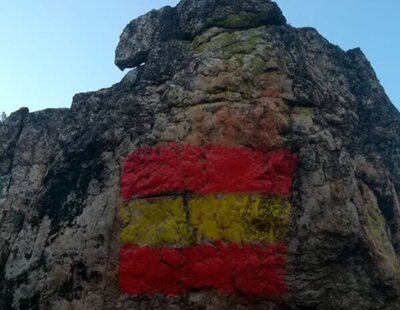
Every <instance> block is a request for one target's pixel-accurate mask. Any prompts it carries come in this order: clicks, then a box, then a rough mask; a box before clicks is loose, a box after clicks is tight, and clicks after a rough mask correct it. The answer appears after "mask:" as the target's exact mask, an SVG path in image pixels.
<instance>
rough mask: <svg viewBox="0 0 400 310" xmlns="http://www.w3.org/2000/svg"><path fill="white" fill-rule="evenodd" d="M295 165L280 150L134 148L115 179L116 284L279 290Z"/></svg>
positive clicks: (275, 293) (164, 289)
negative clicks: (119, 202) (118, 225)
mask: <svg viewBox="0 0 400 310" xmlns="http://www.w3.org/2000/svg"><path fill="white" fill-rule="evenodd" d="M295 168H296V158H295V156H293V155H292V154H291V153H290V152H289V151H286V150H282V151H274V152H266V151H260V150H251V149H246V148H228V147H222V146H204V147H200V146H191V145H180V144H176V143H171V144H167V145H164V146H160V147H155V148H148V147H146V148H141V149H138V150H135V151H134V152H132V153H131V154H130V155H129V156H128V157H127V158H126V159H125V162H124V170H123V175H122V179H121V188H122V190H121V192H122V196H123V198H124V199H125V201H126V202H125V204H124V205H123V206H122V207H121V211H120V216H121V221H122V224H123V230H122V233H121V241H122V243H123V244H124V245H123V246H122V248H121V252H120V264H119V283H120V288H121V289H122V290H123V291H124V292H125V293H127V294H130V295H135V296H136V295H145V294H156V293H162V294H167V295H176V294H183V293H186V292H188V291H190V290H199V289H210V288H214V289H216V290H218V291H220V292H221V293H227V294H232V293H235V292H240V293H242V294H245V295H249V296H261V297H265V298H279V297H280V296H282V295H283V294H284V293H285V292H286V290H287V288H286V285H285V281H284V277H285V269H286V245H285V243H284V239H285V236H286V232H287V229H288V225H289V218H290V212H291V206H290V203H289V199H288V196H289V191H290V187H291V185H292V175H293V173H294V171H295Z"/></svg>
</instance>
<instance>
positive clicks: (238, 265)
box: [119, 243, 287, 298]
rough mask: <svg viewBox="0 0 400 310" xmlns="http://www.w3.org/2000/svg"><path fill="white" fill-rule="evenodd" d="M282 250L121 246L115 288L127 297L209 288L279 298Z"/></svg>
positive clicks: (275, 247)
mask: <svg viewBox="0 0 400 310" xmlns="http://www.w3.org/2000/svg"><path fill="white" fill-rule="evenodd" d="M286 251H287V246H286V245H284V244H275V245H272V246H269V247H261V246H252V245H244V246H239V245H235V244H229V245H224V244H222V243H216V244H215V245H199V246H192V247H188V248H183V249H171V248H150V247H138V246H134V245H125V246H124V247H122V248H121V252H120V265H119V283H120V288H121V289H122V291H124V292H125V293H127V294H129V295H135V296H137V295H143V294H157V293H161V294H166V295H176V294H182V293H186V292H187V291H189V290H197V289H203V288H214V289H217V290H218V291H220V292H222V293H228V294H231V293H233V292H240V293H242V294H245V295H248V296H261V297H266V298H279V297H280V296H282V295H283V294H284V293H286V291H287V287H286V285H285V281H284V278H285V265H286Z"/></svg>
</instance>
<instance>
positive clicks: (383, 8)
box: [0, 0, 400, 114]
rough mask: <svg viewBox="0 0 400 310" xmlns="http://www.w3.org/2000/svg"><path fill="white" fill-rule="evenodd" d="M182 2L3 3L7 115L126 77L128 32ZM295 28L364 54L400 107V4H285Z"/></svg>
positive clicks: (391, 0)
mask: <svg viewBox="0 0 400 310" xmlns="http://www.w3.org/2000/svg"><path fill="white" fill-rule="evenodd" d="M177 2H178V1H177V0H145V1H144V0H142V1H138V0H68V1H54V0H35V1H32V0H18V1H11V0H0V40H1V47H0V111H5V112H6V113H7V114H9V113H10V112H12V111H14V110H16V109H18V108H19V107H22V106H27V107H29V108H30V110H31V111H35V110H39V109H44V108H49V107H69V106H70V104H71V100H72V96H73V95H74V94H75V93H77V92H82V91H91V90H97V89H99V88H102V87H108V86H110V85H112V84H113V83H115V82H117V81H119V80H120V79H121V78H122V76H123V75H124V73H123V72H121V71H119V70H118V68H117V67H116V66H115V65H114V50H115V47H116V45H117V43H118V37H119V35H120V33H121V31H122V29H123V28H124V27H125V25H126V24H127V23H128V22H129V21H130V20H131V19H133V18H135V17H137V16H139V15H141V14H144V13H146V12H147V11H149V10H151V9H152V8H159V7H162V6H164V5H172V6H173V5H176V4H177ZM277 2H278V4H279V5H280V7H281V9H282V10H283V11H284V14H285V16H286V18H287V19H288V22H289V23H290V24H291V25H292V26H296V27H302V26H312V27H315V28H317V29H318V31H319V32H320V33H321V34H322V35H324V36H325V37H326V38H328V40H330V41H331V42H332V43H334V44H337V45H339V46H340V47H342V48H343V49H345V50H347V49H349V48H353V47H361V48H362V50H363V51H364V53H365V54H366V55H367V57H368V58H369V60H370V61H371V63H372V64H373V66H374V68H375V70H376V72H377V74H378V77H379V79H380V80H381V82H382V84H383V86H384V87H385V89H386V92H387V94H388V95H389V97H390V98H391V100H392V102H393V103H394V104H396V106H397V107H398V108H400V87H399V85H398V84H399V82H400V78H399V76H400V40H399V38H400V18H399V16H398V14H399V12H400V1H398V0H385V1H376V0H334V1H332V0H277Z"/></svg>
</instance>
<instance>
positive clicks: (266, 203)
mask: <svg viewBox="0 0 400 310" xmlns="http://www.w3.org/2000/svg"><path fill="white" fill-rule="evenodd" d="M290 212H291V206H290V203H289V201H288V200H287V199H285V198H280V197H263V196H260V195H238V194H230V195H212V196H206V197H193V198H192V199H189V200H188V202H187V203H184V201H183V199H182V198H181V197H180V198H170V197H159V198H153V199H140V200H136V201H134V202H132V203H130V204H127V205H125V206H124V207H123V208H122V209H121V212H120V213H121V220H122V222H123V225H124V227H125V228H124V229H123V231H122V234H121V241H122V242H123V243H135V244H139V245H151V246H160V245H174V246H187V245H190V244H196V243H204V242H207V241H216V240H220V241H224V242H238V243H241V242H267V243H269V242H279V241H282V240H283V239H284V237H285V235H286V233H287V230H288V225H289V219H290Z"/></svg>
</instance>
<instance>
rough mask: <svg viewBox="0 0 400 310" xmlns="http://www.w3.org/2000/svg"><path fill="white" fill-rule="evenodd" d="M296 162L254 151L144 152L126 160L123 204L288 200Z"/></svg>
mask: <svg viewBox="0 0 400 310" xmlns="http://www.w3.org/2000/svg"><path fill="white" fill-rule="evenodd" d="M295 168H296V157H295V156H294V155H292V154H291V153H290V152H289V151H287V150H281V151H276V152H265V151H259V150H258V151H254V150H250V149H245V148H228V147H222V146H205V147H200V146H190V145H179V144H176V143H170V144H167V145H165V146H162V147H157V148H149V147H144V148H140V149H138V150H135V151H134V152H132V153H131V154H130V155H129V156H128V157H127V158H126V159H125V161H124V169H123V174H122V178H121V188H122V189H121V193H122V196H123V197H124V198H125V199H127V200H128V199H130V198H131V197H132V196H136V197H146V196H154V195H161V194H168V193H176V194H180V193H184V192H186V191H188V192H193V193H198V194H212V193H245V192H248V193H251V192H252V193H271V194H274V195H280V196H287V195H288V194H289V189H290V187H291V185H292V175H293V173H294V171H295Z"/></svg>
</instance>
